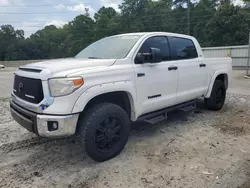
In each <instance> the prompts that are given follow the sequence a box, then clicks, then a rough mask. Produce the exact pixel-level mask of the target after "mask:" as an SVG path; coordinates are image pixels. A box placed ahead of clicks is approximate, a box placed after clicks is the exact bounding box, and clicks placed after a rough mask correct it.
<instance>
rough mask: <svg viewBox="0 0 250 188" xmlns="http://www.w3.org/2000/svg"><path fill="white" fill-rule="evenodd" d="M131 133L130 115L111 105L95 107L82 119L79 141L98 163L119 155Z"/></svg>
mask: <svg viewBox="0 0 250 188" xmlns="http://www.w3.org/2000/svg"><path fill="white" fill-rule="evenodd" d="M129 132H130V121H129V117H128V114H127V113H126V112H125V110H124V109H123V108H121V107H120V106H118V105H115V104H110V103H102V104H97V105H94V106H93V107H92V108H90V109H89V110H88V112H87V113H86V114H85V115H83V117H82V118H80V120H79V122H78V127H77V133H76V135H77V140H78V143H79V144H80V147H82V148H83V149H84V151H85V152H86V153H87V155H88V156H90V157H91V158H92V159H94V160H95V161H98V162H102V161H106V160H108V159H111V158H113V157H115V156H116V155H118V154H119V153H120V152H121V151H122V150H123V148H124V147H125V145H126V143H127V140H128V136H129Z"/></svg>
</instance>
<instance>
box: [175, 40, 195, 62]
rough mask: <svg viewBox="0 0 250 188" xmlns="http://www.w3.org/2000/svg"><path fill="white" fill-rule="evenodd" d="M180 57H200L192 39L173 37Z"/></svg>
mask: <svg viewBox="0 0 250 188" xmlns="http://www.w3.org/2000/svg"><path fill="white" fill-rule="evenodd" d="M173 42H174V45H175V48H176V52H177V57H178V59H192V58H196V57H198V54H197V51H196V48H195V45H194V43H193V41H192V40H190V39H185V38H179V37H173Z"/></svg>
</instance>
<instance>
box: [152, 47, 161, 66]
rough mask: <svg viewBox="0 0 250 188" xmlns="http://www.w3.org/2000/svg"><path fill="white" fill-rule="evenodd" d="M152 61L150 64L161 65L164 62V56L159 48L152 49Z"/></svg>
mask: <svg viewBox="0 0 250 188" xmlns="http://www.w3.org/2000/svg"><path fill="white" fill-rule="evenodd" d="M150 54H151V61H150V63H160V62H161V61H162V54H161V50H160V49H159V48H150Z"/></svg>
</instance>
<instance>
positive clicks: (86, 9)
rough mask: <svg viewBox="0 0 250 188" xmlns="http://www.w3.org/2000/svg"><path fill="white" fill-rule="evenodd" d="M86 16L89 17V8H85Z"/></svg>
mask: <svg viewBox="0 0 250 188" xmlns="http://www.w3.org/2000/svg"><path fill="white" fill-rule="evenodd" d="M85 16H89V8H88V7H85Z"/></svg>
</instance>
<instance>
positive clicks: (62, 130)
mask: <svg viewBox="0 0 250 188" xmlns="http://www.w3.org/2000/svg"><path fill="white" fill-rule="evenodd" d="M10 111H11V115H12V117H13V118H14V119H15V120H16V121H17V122H18V123H19V124H20V125H21V126H23V127H24V128H26V129H27V130H28V131H30V132H33V133H35V134H37V135H38V136H41V137H47V138H58V137H67V136H70V135H73V134H75V131H76V126H77V121H78V116H79V114H72V115H43V114H37V113H34V112H31V111H28V110H26V109H24V108H22V107H21V106H19V105H17V104H16V103H15V102H13V101H12V100H11V101H10ZM54 123H55V125H57V126H56V127H53V124H54Z"/></svg>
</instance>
